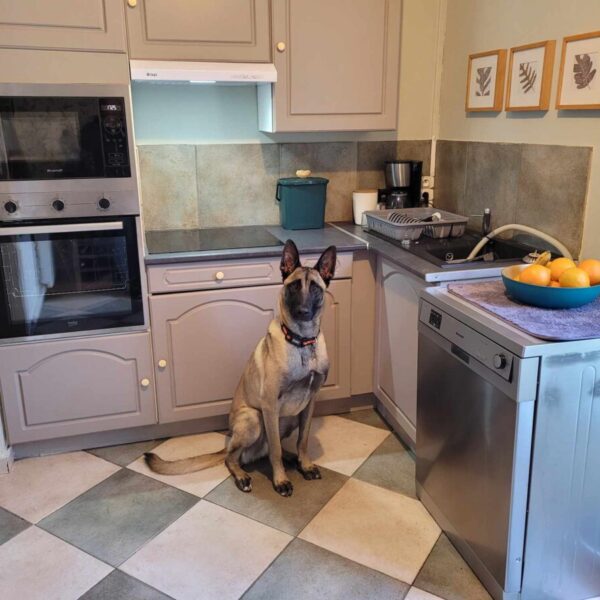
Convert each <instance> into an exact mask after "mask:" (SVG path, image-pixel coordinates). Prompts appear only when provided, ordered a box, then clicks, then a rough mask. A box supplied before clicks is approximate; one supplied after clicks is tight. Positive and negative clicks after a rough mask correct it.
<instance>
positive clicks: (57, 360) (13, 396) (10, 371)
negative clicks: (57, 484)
mask: <svg viewBox="0 0 600 600" xmlns="http://www.w3.org/2000/svg"><path fill="white" fill-rule="evenodd" d="M0 389H1V395H2V407H3V411H4V417H5V423H6V428H7V430H8V441H9V443H11V444H18V443H21V442H31V441H35V440H48V439H53V438H58V437H64V436H71V435H79V434H84V433H92V432H97V431H106V430H113V429H121V428H125V427H135V426H137V425H149V424H152V423H156V422H157V418H156V401H155V393H154V384H153V369H152V347H151V342H150V334H149V333H139V334H138V333H134V334H122V335H107V336H97V337H90V338H82V339H68V340H59V341H48V342H36V343H35V344H17V345H8V346H3V347H0Z"/></svg>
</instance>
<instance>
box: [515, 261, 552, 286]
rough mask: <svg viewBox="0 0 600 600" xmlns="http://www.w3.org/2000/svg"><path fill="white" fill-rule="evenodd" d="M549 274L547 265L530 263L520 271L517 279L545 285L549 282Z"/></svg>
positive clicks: (522, 281)
mask: <svg viewBox="0 0 600 600" xmlns="http://www.w3.org/2000/svg"><path fill="white" fill-rule="evenodd" d="M550 276H551V272H550V269H549V268H548V267H542V265H530V266H529V267H527V268H526V269H523V270H522V271H521V273H520V277H519V281H520V282H521V283H530V284H532V285H544V286H546V285H548V284H549V283H550Z"/></svg>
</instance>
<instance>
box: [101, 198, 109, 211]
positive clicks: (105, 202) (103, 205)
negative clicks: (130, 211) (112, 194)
mask: <svg viewBox="0 0 600 600" xmlns="http://www.w3.org/2000/svg"><path fill="white" fill-rule="evenodd" d="M98 208H101V209H102V210H108V209H109V208H110V200H109V199H108V198H100V200H98Z"/></svg>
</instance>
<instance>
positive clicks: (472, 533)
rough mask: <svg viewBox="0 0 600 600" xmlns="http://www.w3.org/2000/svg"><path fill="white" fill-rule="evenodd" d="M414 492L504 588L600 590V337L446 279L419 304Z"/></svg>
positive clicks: (508, 599) (520, 592) (555, 594)
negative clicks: (535, 327)
mask: <svg viewBox="0 0 600 600" xmlns="http://www.w3.org/2000/svg"><path fill="white" fill-rule="evenodd" d="M417 395H418V405H417V446H416V453H417V493H418V496H419V498H420V499H421V500H422V502H423V504H424V505H425V506H426V508H427V509H428V510H429V511H430V512H431V514H432V515H433V516H434V518H435V519H436V521H437V522H438V523H439V525H440V526H441V527H442V529H444V531H446V532H447V534H448V536H449V538H450V539H451V541H452V542H453V544H454V545H455V546H456V548H457V549H458V550H459V552H460V553H461V554H462V555H463V557H464V558H465V560H467V562H468V563H469V564H470V565H471V567H472V568H473V570H474V571H475V573H476V574H477V575H478V577H479V578H480V579H481V581H482V582H483V584H484V585H485V586H486V588H487V589H488V591H489V592H490V594H491V595H492V596H493V597H494V598H495V599H496V600H500V599H501V600H517V599H521V600H584V599H588V598H592V597H595V596H598V595H600V508H599V507H600V340H580V341H573V342H546V341H542V340H539V339H537V338H533V337H530V336H528V335H526V334H524V333H522V332H520V331H518V330H516V329H515V328H512V327H510V326H509V325H507V324H506V323H504V322H502V321H500V320H499V319H496V318H494V317H493V316H491V315H489V314H487V313H485V312H484V311H482V310H480V309H478V308H476V307H474V306H472V305H469V304H468V303H466V302H464V301H462V300H460V299H458V298H456V297H454V296H452V294H450V293H448V292H447V291H446V290H444V289H439V288H438V289H429V290H426V291H425V292H424V293H423V295H422V300H421V305H420V316H419V354H418V394H417Z"/></svg>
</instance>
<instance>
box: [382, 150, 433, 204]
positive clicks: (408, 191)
mask: <svg viewBox="0 0 600 600" xmlns="http://www.w3.org/2000/svg"><path fill="white" fill-rule="evenodd" d="M422 172H423V162H422V161H420V160H388V161H386V163H385V186H386V187H385V188H384V189H382V190H379V198H378V200H379V202H380V203H384V204H385V207H386V208H409V207H413V206H419V203H420V201H421V175H422Z"/></svg>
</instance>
